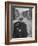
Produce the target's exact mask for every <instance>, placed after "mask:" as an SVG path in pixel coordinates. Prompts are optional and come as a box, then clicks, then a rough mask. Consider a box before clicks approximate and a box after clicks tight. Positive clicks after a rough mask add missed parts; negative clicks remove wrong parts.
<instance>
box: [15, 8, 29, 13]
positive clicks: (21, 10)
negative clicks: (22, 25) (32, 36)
mask: <svg viewBox="0 0 38 46" xmlns="http://www.w3.org/2000/svg"><path fill="white" fill-rule="evenodd" d="M15 10H18V11H19V12H21V13H22V12H23V11H28V10H29V8H15Z"/></svg>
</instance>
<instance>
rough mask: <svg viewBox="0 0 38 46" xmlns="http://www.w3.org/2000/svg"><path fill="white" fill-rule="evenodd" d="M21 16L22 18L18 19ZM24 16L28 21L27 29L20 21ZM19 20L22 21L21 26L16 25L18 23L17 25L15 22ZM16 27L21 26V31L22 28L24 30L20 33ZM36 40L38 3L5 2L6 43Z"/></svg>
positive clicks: (26, 21)
mask: <svg viewBox="0 0 38 46" xmlns="http://www.w3.org/2000/svg"><path fill="white" fill-rule="evenodd" d="M30 13H31V14H30ZM14 15H15V16H14ZM22 16H23V18H22ZM20 17H21V19H18V18H20ZM24 18H25V20H24V21H23V22H25V23H26V25H27V29H26V26H25V24H23V23H20V22H22V19H24ZM17 20H19V21H20V22H19V25H21V26H17V27H16V25H18V23H17V24H16V25H15V24H13V22H14V23H15V22H16V21H17ZM16 28H19V29H18V30H19V32H20V31H21V30H23V31H22V32H21V33H19V32H18V31H17V29H16ZM20 29H21V30H20ZM13 31H14V33H13ZM29 32H30V33H29ZM12 35H13V36H12ZM36 42H37V4H36V3H25V2H10V1H7V2H5V44H6V45H9V44H23V43H36Z"/></svg>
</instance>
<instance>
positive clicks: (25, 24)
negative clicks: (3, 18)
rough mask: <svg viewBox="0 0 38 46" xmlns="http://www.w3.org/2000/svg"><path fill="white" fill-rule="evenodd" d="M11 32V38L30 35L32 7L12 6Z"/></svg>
mask: <svg viewBox="0 0 38 46" xmlns="http://www.w3.org/2000/svg"><path fill="white" fill-rule="evenodd" d="M11 11H12V14H11V32H12V37H13V38H26V37H32V8H31V7H23V8H22V7H15V6H14V7H12V9H11Z"/></svg>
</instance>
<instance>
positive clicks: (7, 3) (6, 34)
mask: <svg viewBox="0 0 38 46" xmlns="http://www.w3.org/2000/svg"><path fill="white" fill-rule="evenodd" d="M9 4H19V5H20V4H21V5H34V6H35V40H34V41H21V42H9ZM6 24H7V25H6ZM6 26H7V27H6ZM6 31H7V32H6ZM36 42H37V4H36V3H25V2H11V1H7V2H5V44H6V45H9V44H23V43H36Z"/></svg>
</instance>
